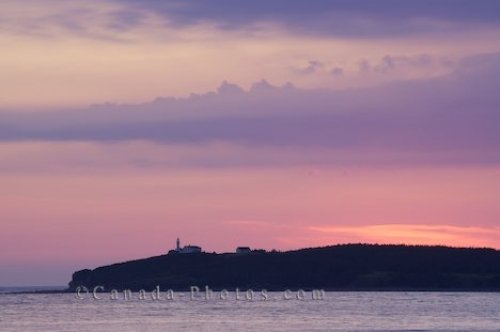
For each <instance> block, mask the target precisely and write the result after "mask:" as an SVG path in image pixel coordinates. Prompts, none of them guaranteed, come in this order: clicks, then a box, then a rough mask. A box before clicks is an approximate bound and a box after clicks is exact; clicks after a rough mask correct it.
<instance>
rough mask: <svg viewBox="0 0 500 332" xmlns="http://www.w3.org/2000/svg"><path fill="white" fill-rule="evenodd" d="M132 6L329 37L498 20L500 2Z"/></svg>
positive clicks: (150, 0)
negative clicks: (268, 25)
mask: <svg viewBox="0 0 500 332" xmlns="http://www.w3.org/2000/svg"><path fill="white" fill-rule="evenodd" d="M127 3H128V4H129V5H130V6H133V7H136V8H140V9H141V10H149V11H153V12H155V13H159V14H161V15H163V16H164V17H165V18H166V20H167V21H168V22H170V23H173V24H176V25H194V24H199V23H200V22H212V23H213V24H215V25H217V26H219V27H220V28H222V29H237V28H239V29H245V28H252V27H254V26H255V25H256V24H258V23H262V22H264V23H274V24H279V25H282V26H284V27H286V28H287V29H288V30H290V31H293V32H295V33H304V34H322V35H330V36H349V37H374V36H391V35H392V36H398V35H399V36H401V35H408V34H415V33H422V32H424V33H425V32H432V31H435V30H441V31H453V30H454V29H457V27H462V29H470V28H471V27H472V26H478V25H497V26H498V23H499V14H498V13H500V4H498V3H496V2H492V1H488V0H476V1H471V0H457V1H451V0H440V1H431V0H422V1H411V2H410V1H397V0H381V1H377V2H372V1H364V0H336V1H329V0H313V1H304V0H275V1H271V2H270V1H266V0H255V1H250V2H245V3H240V2H238V3H237V2H234V1H231V0H215V1H210V2H208V1H203V0H191V1H169V2H164V1H163V2H162V1H154V0H140V1H139V0H127Z"/></svg>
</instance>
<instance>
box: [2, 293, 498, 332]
mask: <svg viewBox="0 0 500 332" xmlns="http://www.w3.org/2000/svg"><path fill="white" fill-rule="evenodd" d="M101 295H102V299H101V300H95V299H92V297H90V296H89V297H85V299H77V298H76V296H75V294H0V331H2V332H7V331H37V332H38V331H79V332H83V331H93V332H95V331H162V332H163V331H217V332H224V331H259V332H260V331H500V294H499V293H445V292H436V293H434V292H327V293H326V294H325V297H324V299H323V300H313V299H311V298H310V297H307V298H306V299H305V300H297V299H294V298H292V299H289V300H285V299H284V298H283V297H284V295H283V294H282V293H278V292H276V293H274V292H273V293H269V299H268V300H266V301H264V300H263V299H262V298H261V297H260V296H256V298H254V300H246V299H243V300H241V299H240V300H237V299H236V298H235V294H234V293H230V294H229V297H228V298H226V299H224V300H220V298H219V297H218V296H217V293H216V295H215V296H214V297H213V298H212V299H209V300H206V299H204V298H203V297H201V296H199V297H196V298H195V299H194V300H193V299H191V298H190V294H189V293H174V299H173V300H167V299H165V297H162V298H161V299H160V300H157V301H155V300H152V299H151V298H146V299H145V300H139V299H138V294H137V293H133V294H132V296H133V297H132V298H131V299H129V300H124V299H123V297H122V296H121V295H122V294H121V293H120V294H119V295H120V297H119V298H118V300H112V299H110V298H109V297H110V296H109V295H110V294H109V293H103V294H101ZM162 295H163V294H162ZM136 296H137V297H136Z"/></svg>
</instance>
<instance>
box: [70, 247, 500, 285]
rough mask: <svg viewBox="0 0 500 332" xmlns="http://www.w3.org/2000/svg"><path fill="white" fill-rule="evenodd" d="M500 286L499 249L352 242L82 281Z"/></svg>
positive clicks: (185, 262) (151, 267)
mask: <svg viewBox="0 0 500 332" xmlns="http://www.w3.org/2000/svg"><path fill="white" fill-rule="evenodd" d="M205 285H208V286H209V287H210V288H211V289H215V290H217V289H219V290H220V289H228V290H230V289H235V288H239V289H250V288H251V289H267V290H284V289H292V290H293V289H305V290H307V289H324V290H443V291H444V290H463V291H500V251H498V250H494V249H488V248H450V247H444V246H406V245H368V244H346V245H335V246H329V247H322V248H308V249H301V250H294V251H286V252H275V251H273V252H265V251H262V250H261V251H251V252H248V253H246V254H237V253H231V254H216V253H191V254H179V253H172V252H171V253H170V254H167V255H162V256H157V257H151V258H146V259H140V260H134V261H129V262H124V263H118V264H113V265H109V266H103V267H99V268H96V269H94V270H88V269H86V270H81V271H78V272H75V273H74V274H73V279H72V280H71V282H70V283H69V287H70V290H74V289H75V288H76V287H78V286H86V287H88V288H91V287H95V286H104V287H105V288H106V289H118V290H122V289H131V290H139V289H154V288H155V287H156V286H160V287H161V288H162V289H173V290H189V288H190V287H191V286H198V287H200V288H201V287H204V286H205Z"/></svg>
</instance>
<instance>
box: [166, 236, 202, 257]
mask: <svg viewBox="0 0 500 332" xmlns="http://www.w3.org/2000/svg"><path fill="white" fill-rule="evenodd" d="M172 252H176V253H179V254H195V253H201V247H199V246H193V245H190V244H188V245H187V246H185V247H181V241H180V240H179V238H177V241H176V246H175V250H170V251H169V253H172Z"/></svg>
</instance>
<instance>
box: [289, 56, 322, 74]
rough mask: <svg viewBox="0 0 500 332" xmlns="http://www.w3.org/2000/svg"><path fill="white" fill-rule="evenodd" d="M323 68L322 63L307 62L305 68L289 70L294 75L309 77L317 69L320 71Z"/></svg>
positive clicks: (315, 61)
mask: <svg viewBox="0 0 500 332" xmlns="http://www.w3.org/2000/svg"><path fill="white" fill-rule="evenodd" d="M323 67H324V64H323V63H322V62H319V61H317V60H309V62H308V64H307V66H306V67H301V68H291V69H292V71H293V72H294V73H296V74H300V75H309V74H313V73H315V72H316V71H317V70H318V69H321V68H323Z"/></svg>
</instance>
